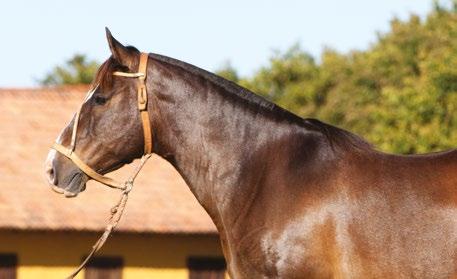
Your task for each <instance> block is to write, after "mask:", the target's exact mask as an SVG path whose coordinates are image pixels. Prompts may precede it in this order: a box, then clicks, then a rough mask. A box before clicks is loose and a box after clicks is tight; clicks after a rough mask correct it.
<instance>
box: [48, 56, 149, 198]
mask: <svg viewBox="0 0 457 279" xmlns="http://www.w3.org/2000/svg"><path fill="white" fill-rule="evenodd" d="M147 66H148V54H147V53H141V55H140V63H139V67H138V72H137V73H126V72H114V73H113V75H115V76H122V77H128V78H138V110H139V111H140V117H141V122H142V124H143V133H144V156H146V155H150V154H151V153H152V131H151V123H150V121H149V113H148V107H147V105H148V94H147V90H146V82H145V80H146V72H147ZM97 88H98V85H97V86H96V87H95V88H94V89H92V90H91V91H89V92H88V95H87V97H86V100H87V99H88V98H90V96H91V94H92V93H93V92H95V90H97ZM81 109H82V105H81V106H80V107H79V109H78V111H77V112H76V115H75V120H74V123H73V130H72V135H71V144H70V147H69V148H67V147H64V146H63V145H61V144H59V143H54V144H53V146H52V148H53V149H55V150H56V151H58V152H59V153H61V154H62V155H64V156H65V157H67V158H68V159H70V160H71V161H72V162H73V163H74V164H75V165H76V166H77V167H78V168H79V169H80V170H81V171H83V172H84V173H85V174H87V175H88V176H89V177H90V178H92V179H94V180H96V181H98V182H100V183H102V184H105V185H107V186H109V187H111V188H117V189H121V190H125V189H126V188H127V186H128V185H127V184H129V183H133V181H129V180H128V181H126V182H124V183H122V182H119V181H116V180H114V179H112V178H110V177H107V176H104V175H101V174H99V173H98V172H97V171H95V170H94V169H93V168H91V167H89V166H88V165H87V164H86V163H84V162H83V161H82V160H81V159H80V158H79V156H78V155H76V153H75V152H74V151H75V147H76V133H77V131H78V122H79V118H80V113H81ZM135 176H136V175H135Z"/></svg>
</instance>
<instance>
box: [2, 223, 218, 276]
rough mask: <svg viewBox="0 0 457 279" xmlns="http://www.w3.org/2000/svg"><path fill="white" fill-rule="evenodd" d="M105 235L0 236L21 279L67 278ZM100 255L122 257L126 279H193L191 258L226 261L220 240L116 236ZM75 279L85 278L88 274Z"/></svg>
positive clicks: (133, 235)
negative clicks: (15, 259)
mask: <svg viewBox="0 0 457 279" xmlns="http://www.w3.org/2000/svg"><path fill="white" fill-rule="evenodd" d="M99 236H100V234H95V233H77V232H29V231H24V232H23V231H20V232H17V231H7V232H5V231H0V253H14V254H16V255H17V257H18V269H17V275H18V278H19V279H28V278H48V279H53V278H59V279H60V278H65V277H66V276H67V275H68V274H70V273H71V271H72V270H73V269H74V268H75V267H76V266H77V265H78V264H79V263H80V262H81V260H82V258H83V256H84V255H87V254H88V253H89V250H90V249H91V248H92V245H93V244H94V243H95V241H96V240H97V238H98V237H99ZM99 255H102V256H120V257H122V258H123V260H124V267H123V278H124V279H133V278H135V279H139V278H159V279H168V278H169V279H171V278H173V279H180V278H182V279H185V278H188V270H187V266H186V260H187V258H188V257H189V256H215V257H222V252H221V248H220V244H219V238H218V237H217V236H215V235H167V234H163V235H157V234H153V235H151V234H149V235H140V234H121V233H116V232H115V233H114V235H113V236H112V237H110V238H109V239H108V241H107V243H105V246H104V247H103V248H102V250H101V252H100V253H99ZM76 278H84V276H83V274H80V275H78V277H76Z"/></svg>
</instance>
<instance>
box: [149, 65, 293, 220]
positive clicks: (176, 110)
mask: <svg viewBox="0 0 457 279" xmlns="http://www.w3.org/2000/svg"><path fill="white" fill-rule="evenodd" d="M152 65H153V66H152V68H153V69H152V73H151V74H150V75H149V78H148V79H149V80H150V81H149V87H150V88H152V91H153V93H152V95H153V97H152V103H153V104H152V106H153V108H152V111H153V114H154V115H153V118H154V119H153V120H152V122H153V128H154V133H155V134H154V137H155V139H154V140H155V152H156V153H157V154H159V155H160V156H162V157H163V158H165V159H166V160H168V161H169V162H170V163H171V164H172V165H173V166H174V167H175V168H176V169H177V170H178V172H179V173H180V174H181V176H182V177H183V178H184V180H185V181H186V183H187V184H188V186H189V187H190V189H191V191H192V192H193V193H194V195H195V196H196V198H197V199H198V201H199V202H200V204H201V205H202V206H203V207H204V208H205V209H206V210H207V212H208V213H209V214H210V215H211V217H213V220H215V219H217V218H219V217H220V215H221V214H222V215H223V214H224V211H225V210H228V209H230V210H234V208H237V207H236V206H234V203H243V199H244V198H246V199H248V198H249V197H248V196H249V194H248V193H252V189H248V187H245V186H243V185H244V184H245V183H243V182H242V181H241V180H242V174H243V172H244V171H245V170H246V167H247V166H248V165H249V164H251V163H252V162H250V160H251V158H252V156H253V154H254V153H255V152H257V151H258V150H261V149H262V148H263V147H265V146H266V145H267V143H268V142H271V141H274V140H275V139H279V138H281V137H282V136H283V135H284V134H286V133H288V132H290V129H291V126H293V125H284V122H290V119H289V120H286V119H284V117H282V116H278V115H277V113H276V114H275V113H273V112H272V108H273V107H275V106H274V105H273V104H271V103H268V102H266V101H265V100H263V99H261V98H260V97H257V96H255V97H254V96H252V97H253V98H258V99H257V101H254V102H252V101H251V102H247V101H246V100H243V99H240V98H241V97H240V96H238V95H234V94H233V92H230V91H232V90H230V88H229V87H230V86H232V89H234V88H235V89H236V88H237V87H236V86H235V85H233V84H225V86H224V85H222V86H221V85H220V84H217V82H214V80H208V78H207V77H206V76H205V77H203V76H201V75H199V74H198V73H197V74H196V73H192V72H189V71H188V70H186V69H183V68H182V67H179V66H177V65H172V64H170V63H166V62H163V61H161V60H156V59H153V63H152ZM219 81H220V80H219ZM239 89H241V88H239ZM269 106H270V107H269ZM275 108H276V107H275ZM276 109H278V108H276ZM282 113H286V112H285V111H282ZM291 117H292V118H294V116H291ZM296 119H299V118H298V117H296ZM215 223H216V225H217V222H216V220H215Z"/></svg>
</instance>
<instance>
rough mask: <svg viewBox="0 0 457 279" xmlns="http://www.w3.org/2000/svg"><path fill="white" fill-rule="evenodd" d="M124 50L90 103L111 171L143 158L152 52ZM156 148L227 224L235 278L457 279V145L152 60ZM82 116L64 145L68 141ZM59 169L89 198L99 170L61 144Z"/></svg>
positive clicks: (95, 136)
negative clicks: (404, 146)
mask: <svg viewBox="0 0 457 279" xmlns="http://www.w3.org/2000/svg"><path fill="white" fill-rule="evenodd" d="M107 40H108V45H109V47H110V51H111V56H110V57H109V58H108V59H107V60H106V61H105V62H104V63H103V64H102V65H101V67H100V68H99V70H98V72H97V74H96V76H95V79H94V82H93V85H92V88H93V89H94V91H93V94H92V95H90V96H89V97H88V98H87V99H86V100H85V102H84V104H83V105H82V107H81V111H80V119H79V128H78V130H77V134H76V135H75V136H76V138H77V140H78V144H77V145H76V148H75V150H74V152H75V153H77V154H78V156H79V157H80V158H81V160H83V161H84V162H85V163H86V164H87V165H88V166H90V167H91V168H92V169H94V170H96V171H97V172H99V173H101V174H106V173H109V172H111V171H113V170H115V169H118V168H120V167H121V166H123V165H125V164H128V163H130V162H132V161H133V160H134V159H136V158H139V157H141V156H142V155H143V153H144V149H143V146H144V144H145V139H144V137H143V126H142V124H141V123H142V122H141V119H140V112H139V110H138V106H137V94H136V92H137V86H138V83H137V81H136V80H134V79H129V78H124V77H121V76H116V75H113V73H114V72H116V71H123V72H136V70H137V68H138V66H139V57H140V52H139V51H138V50H137V49H136V48H135V47H132V46H124V45H123V44H121V43H120V42H119V41H117V40H116V39H115V38H114V37H113V36H112V35H111V33H110V32H109V30H107ZM147 63H148V64H147V68H146V72H147V78H146V80H145V86H146V88H147V97H148V102H147V109H148V111H149V116H148V117H149V122H150V127H149V128H150V129H151V131H152V134H153V143H152V145H153V151H154V153H155V154H157V155H159V156H161V157H162V158H164V159H165V160H167V161H168V162H170V163H171V164H172V165H173V166H174V168H176V170H177V171H178V172H179V173H180V175H181V176H182V177H183V179H184V180H185V182H186V183H187V185H188V186H189V188H190V190H191V191H192V193H193V194H194V195H195V197H196V198H197V200H198V202H199V203H200V204H201V205H202V207H203V208H204V209H205V210H206V212H207V213H208V214H209V216H210V217H211V218H212V220H213V221H214V224H215V225H216V228H217V230H218V232H219V234H220V240H221V246H222V250H223V254H224V257H225V259H226V261H227V269H228V273H229V275H230V276H231V277H232V278H457V150H456V149H453V150H449V151H447V152H440V153H432V154H423V155H394V154H387V153H383V152H381V151H378V150H376V148H375V147H373V146H372V145H370V144H369V143H367V142H366V141H365V140H364V139H362V138H361V137H359V136H357V135H355V134H352V133H350V132H348V131H345V130H343V129H340V128H337V127H334V126H332V125H329V124H325V123H323V122H321V121H319V120H316V119H311V118H306V119H304V118H301V117H299V116H297V115H295V114H293V113H291V112H289V111H287V110H285V109H283V108H281V107H279V106H277V105H275V104H273V103H271V102H269V101H267V100H265V99H264V98H262V97H260V96H258V95H256V94H254V93H252V92H250V91H249V90H247V89H245V88H243V87H240V86H239V85H237V84H235V83H233V82H231V81H228V80H225V79H224V78H221V77H219V76H217V75H215V74H212V73H210V72H207V71H205V70H203V69H200V68H198V67H195V66H193V65H190V64H187V63H185V62H182V61H179V60H176V59H173V58H169V57H166V56H162V55H159V54H151V53H150V54H148V57H147ZM74 121H75V118H73V120H72V121H71V122H70V123H69V124H68V126H67V127H65V128H64V129H63V131H62V132H61V134H60V135H59V137H58V139H57V143H59V144H61V145H63V146H68V145H69V144H70V141H71V136H72V126H73V123H74ZM46 176H47V178H48V180H49V184H50V185H51V186H52V187H53V188H54V189H60V192H64V193H65V195H66V196H76V195H78V193H80V192H81V191H83V190H84V189H85V185H86V182H87V181H88V180H89V179H90V177H89V176H88V175H87V174H85V173H84V172H83V171H82V170H81V169H79V168H78V167H77V166H76V165H75V164H74V163H73V162H72V161H71V160H69V159H68V158H66V157H65V156H63V155H62V154H60V153H57V152H56V151H55V150H51V151H50V152H49V154H48V158H47V160H46Z"/></svg>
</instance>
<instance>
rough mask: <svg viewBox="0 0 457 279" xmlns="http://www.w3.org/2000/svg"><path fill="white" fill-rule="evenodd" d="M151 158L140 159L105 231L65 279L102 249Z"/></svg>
mask: <svg viewBox="0 0 457 279" xmlns="http://www.w3.org/2000/svg"><path fill="white" fill-rule="evenodd" d="M150 157H151V154H146V155H144V156H143V157H141V160H140V163H139V164H138V165H137V166H136V168H135V171H134V172H133V174H132V176H130V178H129V179H128V180H127V181H126V182H125V183H124V186H125V187H124V189H123V190H122V194H121V197H120V199H119V201H118V202H117V203H116V205H115V206H114V207H113V208H112V209H111V216H110V218H109V221H108V225H107V226H106V228H105V231H104V232H103V234H102V235H101V236H100V238H99V239H98V240H97V242H95V244H94V246H92V250H91V251H90V253H89V255H87V257H86V258H85V259H84V261H83V262H82V263H81V264H80V265H79V266H78V268H76V269H75V270H74V271H73V272H72V273H71V274H70V275H69V276H68V277H67V279H73V278H75V276H76V275H78V273H79V272H80V271H81V270H82V269H83V268H84V267H85V266H86V264H87V263H88V262H89V260H90V259H91V258H92V256H93V255H94V254H95V253H96V252H98V251H99V250H100V248H102V246H103V244H105V242H106V240H107V239H108V237H109V236H110V234H111V232H113V230H114V228H115V227H116V226H117V224H118V223H119V221H120V220H121V217H122V214H123V213H124V209H125V206H126V205H127V200H128V198H129V193H130V191H131V190H132V188H133V182H134V181H135V178H136V177H137V176H138V173H140V171H141V169H142V168H143V166H144V165H145V164H146V162H147V161H148V159H149V158H150Z"/></svg>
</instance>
